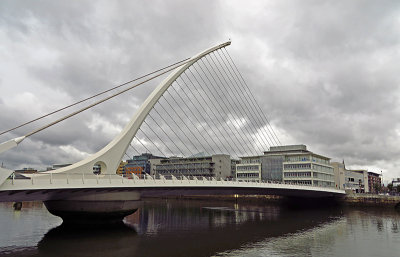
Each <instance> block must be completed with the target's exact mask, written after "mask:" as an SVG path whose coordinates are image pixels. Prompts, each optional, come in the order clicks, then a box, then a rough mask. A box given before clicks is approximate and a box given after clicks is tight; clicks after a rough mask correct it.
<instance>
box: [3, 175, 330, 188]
mask: <svg viewBox="0 0 400 257" xmlns="http://www.w3.org/2000/svg"><path fill="white" fill-rule="evenodd" d="M9 180H10V181H11V184H12V185H14V184H15V183H20V182H22V181H24V182H25V183H30V184H32V185H49V184H50V185H51V184H62V185H65V184H67V185H68V184H91V185H96V184H99V185H100V184H101V185H104V184H111V185H120V184H124V183H126V184H128V183H150V182H151V183H154V182H155V183H183V182H185V183H190V184H191V183H206V182H207V183H216V184H226V185H227V184H242V185H262V184H274V185H293V186H297V187H298V186H300V187H308V188H309V187H314V188H332V187H322V186H315V185H308V184H305V185H303V184H295V183H285V182H282V181H271V180H243V179H239V180H238V179H236V178H225V179H216V178H214V177H205V176H192V175H190V176H188V175H186V176H185V175H183V174H180V175H172V174H164V175H161V174H156V175H153V176H151V175H148V174H140V175H135V174H121V175H120V174H87V173H86V174H85V173H80V174H79V173H34V174H29V177H25V178H16V176H15V173H14V174H12V175H11V176H10V178H9ZM332 189H334V188H332Z"/></svg>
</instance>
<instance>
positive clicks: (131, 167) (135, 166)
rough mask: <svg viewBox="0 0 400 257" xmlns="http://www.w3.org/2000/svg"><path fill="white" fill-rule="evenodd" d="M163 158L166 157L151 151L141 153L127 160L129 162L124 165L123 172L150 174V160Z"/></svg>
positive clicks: (127, 173) (139, 174)
mask: <svg viewBox="0 0 400 257" xmlns="http://www.w3.org/2000/svg"><path fill="white" fill-rule="evenodd" d="M163 158H165V157H160V156H154V155H152V154H151V153H142V154H141V155H136V156H132V159H130V160H127V163H126V164H125V165H124V169H123V174H125V175H129V174H135V175H137V176H141V175H143V174H150V171H151V164H150V160H152V159H163Z"/></svg>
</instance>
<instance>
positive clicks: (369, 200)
mask: <svg viewBox="0 0 400 257" xmlns="http://www.w3.org/2000/svg"><path fill="white" fill-rule="evenodd" d="M146 198H147V197H146ZM149 198H153V197H149ZM156 198H160V197H156ZM161 198H164V199H182V200H212V201H229V202H237V203H263V202H265V203H280V202H281V201H282V200H283V199H284V197H282V196H276V195H202V196H194V195H182V196H167V197H161ZM340 202H341V203H342V204H343V205H345V206H361V207H382V208H398V209H400V196H388V195H376V194H354V193H348V194H346V196H345V197H344V198H343V199H341V200H340Z"/></svg>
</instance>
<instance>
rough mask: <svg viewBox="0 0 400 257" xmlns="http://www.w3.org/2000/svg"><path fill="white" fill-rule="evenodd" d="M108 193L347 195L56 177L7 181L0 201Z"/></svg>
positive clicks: (283, 187)
mask: <svg viewBox="0 0 400 257" xmlns="http://www.w3.org/2000/svg"><path fill="white" fill-rule="evenodd" d="M61 175H63V176H61ZM107 191H126V192H130V191H135V192H137V191H140V192H142V193H143V194H162V195H183V194H191V195H204V194H208V195H211V194H223V195H232V194H253V195H254V194H269V195H281V196H298V197H310V198H314V197H329V196H337V197H340V196H344V195H345V192H344V191H343V190H337V189H334V188H329V187H315V186H306V185H293V184H283V183H276V182H246V181H224V180H221V181H217V180H208V179H205V178H203V179H196V178H192V179H188V178H181V179H176V178H174V179H165V178H161V179H154V178H151V177H150V178H149V179H137V178H136V179H128V178H124V177H122V176H119V175H100V176H96V175H90V176H88V175H82V174H68V175H67V174H57V176H55V174H53V175H43V176H39V175H38V176H36V177H35V176H33V177H31V178H29V179H8V180H6V181H5V182H4V183H3V184H2V185H1V186H0V201H1V202H10V201H35V200H36V201H44V200H56V199H63V198H66V197H68V196H71V195H74V196H76V195H80V194H90V193H92V192H107Z"/></svg>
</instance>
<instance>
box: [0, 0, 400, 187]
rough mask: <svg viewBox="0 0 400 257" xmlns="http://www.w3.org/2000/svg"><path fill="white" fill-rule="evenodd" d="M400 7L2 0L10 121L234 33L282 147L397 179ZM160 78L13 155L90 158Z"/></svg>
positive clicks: (17, 159)
mask: <svg viewBox="0 0 400 257" xmlns="http://www.w3.org/2000/svg"><path fill="white" fill-rule="evenodd" d="M399 17H400V2H399V1H305V0H302V1H282V0H279V1H278V0H277V1H215V0H212V1H204V0H203V1H187V0H182V1H147V0H146V1H96V2H94V1H1V2H0V92H1V94H0V130H1V131H3V130H5V129H8V128H10V127H13V126H15V125H18V124H20V123H22V122H25V121H28V120H30V119H33V118H35V117H37V116H39V115H41V114H45V113H47V112H49V111H52V110H54V109H57V108H59V107H62V106H64V105H67V104H70V103H73V102H75V101H77V100H80V99H82V98H84V97H87V96H90V95H92V94H95V93H97V92H99V91H101V90H104V89H108V88H110V87H112V86H115V85H118V84H119V83H122V82H125V81H128V80H130V79H132V78H135V77H138V76H140V75H143V74H145V73H147V72H151V71H153V70H155V69H157V68H160V67H163V66H165V65H168V64H171V63H173V62H175V61H178V60H181V59H183V58H187V57H190V56H192V55H194V54H196V53H198V52H199V51H202V50H204V49H205V48H208V47H210V46H213V45H215V44H217V43H222V42H225V41H227V40H228V39H231V40H232V45H231V46H229V52H230V54H231V55H232V57H233V58H234V60H235V62H236V64H237V65H238V67H239V69H240V71H241V73H242V74H243V76H244V77H245V79H246V81H247V84H248V85H249V86H250V87H251V90H252V91H253V92H254V93H255V96H256V98H257V100H258V102H259V103H260V105H261V107H262V109H263V111H264V112H265V113H266V115H267V116H268V117H269V119H270V122H271V124H272V126H273V127H274V129H275V131H276V133H277V134H278V137H279V138H280V140H281V142H282V143H283V144H306V145H307V147H308V149H309V150H311V151H313V152H316V153H319V154H322V155H326V156H328V157H331V158H332V159H333V160H334V161H342V160H343V159H344V160H345V163H346V166H347V167H348V168H366V169H368V170H370V171H374V172H380V171H381V170H382V171H383V176H384V180H385V181H387V180H391V179H392V178H394V177H400V119H399V118H400V87H399V71H398V69H399V67H400V58H399V57H400V48H399V47H400V44H399V43H400V18H399ZM158 82H159V81H157V82H153V83H151V84H150V85H149V86H146V87H143V88H141V89H140V90H137V91H133V92H131V93H128V94H127V95H125V96H123V97H121V98H117V99H115V100H112V101H110V102H108V103H106V104H104V105H101V106H99V107H97V108H95V109H93V110H90V111H88V112H85V113H83V114H81V115H79V116H77V117H75V118H73V119H71V120H68V121H66V122H63V123H61V124H58V125H56V126H55V127H53V128H51V129H49V130H46V131H44V132H41V133H39V134H37V135H34V136H32V137H31V138H29V139H28V140H26V141H24V142H23V143H21V145H20V146H18V147H17V148H16V149H13V150H11V151H9V152H7V153H3V154H2V155H1V156H0V161H1V162H3V163H4V165H5V166H6V167H9V168H21V167H27V166H32V167H36V168H40V167H46V166H49V165H51V164H53V163H67V162H74V161H78V160H80V159H82V158H84V157H85V156H87V155H88V154H90V153H94V152H96V151H98V150H99V149H101V148H102V147H103V146H104V145H105V144H107V143H108V142H109V141H110V140H111V139H112V138H113V137H114V136H115V135H117V134H118V132H119V131H120V130H121V129H122V128H123V126H124V125H125V124H126V123H127V122H128V120H129V119H130V117H131V116H132V115H133V114H134V112H135V110H136V109H137V108H138V107H139V106H140V104H141V102H142V101H143V100H144V99H145V97H146V96H147V95H148V94H149V93H150V92H151V90H152V89H153V88H154V86H156V85H157V83H158ZM64 114H65V113H64ZM60 115H62V114H60ZM54 118H55V117H54ZM54 118H50V119H47V120H44V121H42V122H39V123H36V124H33V125H31V126H28V127H26V128H23V129H20V130H17V131H15V132H13V133H9V134H6V135H2V136H0V141H1V142H3V141H6V140H8V139H11V138H13V137H16V136H20V135H23V134H24V132H28V131H30V130H32V129H34V128H37V127H38V126H40V125H41V124H45V123H46V122H48V121H51V120H53V119H54Z"/></svg>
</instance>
